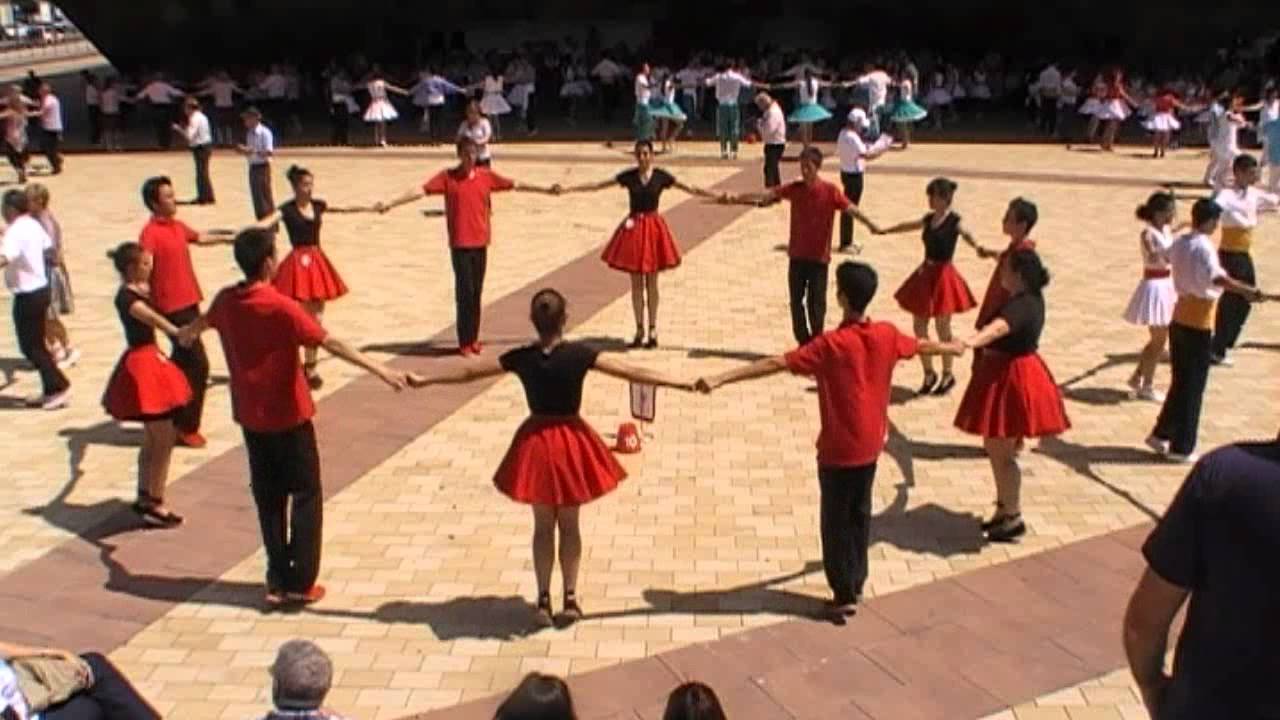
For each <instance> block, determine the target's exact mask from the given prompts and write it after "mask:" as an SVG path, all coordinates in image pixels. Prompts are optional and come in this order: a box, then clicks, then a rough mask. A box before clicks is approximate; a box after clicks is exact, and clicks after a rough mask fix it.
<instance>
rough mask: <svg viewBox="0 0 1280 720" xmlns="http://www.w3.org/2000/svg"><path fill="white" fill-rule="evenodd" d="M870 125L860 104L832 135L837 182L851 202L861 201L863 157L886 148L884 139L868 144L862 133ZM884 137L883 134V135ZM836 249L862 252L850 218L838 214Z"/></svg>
mask: <svg viewBox="0 0 1280 720" xmlns="http://www.w3.org/2000/svg"><path fill="white" fill-rule="evenodd" d="M870 127H871V118H870V117H868V116H867V111H865V110H863V109H862V108H854V109H852V110H850V111H849V116H848V118H846V124H845V126H844V129H843V130H841V131H840V135H839V136H838V137H837V138H836V155H837V156H838V157H839V158H840V184H841V186H842V187H843V189H844V196H845V197H846V198H848V199H849V202H851V203H853V204H854V206H858V205H859V204H860V203H861V202H862V191H863V188H864V183H863V174H864V173H865V172H866V169H867V161H868V160H874V159H876V158H878V157H880V156H881V155H883V154H884V153H885V151H886V150H888V149H889V144H888V143H881V142H877V143H875V144H868V143H867V141H866V140H865V139H864V138H863V136H862V134H863V133H864V132H866V131H867V130H868V129H869V128H870ZM885 137H887V136H885ZM839 250H840V252H853V253H860V252H862V246H861V245H859V244H857V243H855V242H854V241H853V218H852V217H850V216H848V215H841V216H840V246H839Z"/></svg>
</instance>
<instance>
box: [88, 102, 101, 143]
mask: <svg viewBox="0 0 1280 720" xmlns="http://www.w3.org/2000/svg"><path fill="white" fill-rule="evenodd" d="M89 142H90V143H91V144H93V145H97V144H98V143H100V142H102V108H101V107H100V106H98V105H90V106H89Z"/></svg>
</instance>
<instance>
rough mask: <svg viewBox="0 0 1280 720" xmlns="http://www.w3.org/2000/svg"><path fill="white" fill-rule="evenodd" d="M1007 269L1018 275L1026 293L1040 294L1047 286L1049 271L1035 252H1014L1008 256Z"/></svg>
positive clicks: (1025, 250) (1026, 250)
mask: <svg viewBox="0 0 1280 720" xmlns="http://www.w3.org/2000/svg"><path fill="white" fill-rule="evenodd" d="M1009 269H1010V270H1012V271H1013V272H1015V273H1017V274H1018V277H1019V278H1021V279H1022V285H1023V286H1024V287H1026V289H1027V292H1029V293H1034V294H1036V295H1039V294H1040V291H1041V290H1043V289H1044V287H1045V286H1046V285H1048V284H1049V270H1048V268H1046V267H1045V266H1044V263H1043V262H1042V261H1041V260H1040V254H1039V253H1037V252H1036V251H1035V250H1030V249H1024V250H1016V251H1014V253H1013V254H1012V255H1010V256H1009Z"/></svg>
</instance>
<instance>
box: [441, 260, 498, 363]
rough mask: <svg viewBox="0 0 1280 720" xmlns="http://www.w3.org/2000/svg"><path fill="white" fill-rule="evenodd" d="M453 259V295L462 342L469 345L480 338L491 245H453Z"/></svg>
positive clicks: (460, 340)
mask: <svg viewBox="0 0 1280 720" xmlns="http://www.w3.org/2000/svg"><path fill="white" fill-rule="evenodd" d="M449 255H450V257H451V258H452V259H453V298H454V306H455V308H456V313H457V326H458V345H459V346H460V347H466V346H467V345H470V344H472V343H474V342H476V341H477V340H479V339H480V308H481V303H482V300H481V296H482V295H483V293H484V271H485V266H486V264H487V261H488V258H489V251H488V249H487V248H450V250H449Z"/></svg>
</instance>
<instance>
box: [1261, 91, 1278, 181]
mask: <svg viewBox="0 0 1280 720" xmlns="http://www.w3.org/2000/svg"><path fill="white" fill-rule="evenodd" d="M1275 102H1276V103H1280V100H1276V101H1275ZM1270 112H1271V111H1270V110H1267V111H1264V114H1268V115H1269V114H1270ZM1276 113H1277V116H1276V117H1275V118H1273V119H1272V118H1268V119H1266V120H1264V121H1262V122H1260V123H1259V124H1258V130H1259V132H1261V133H1262V137H1263V140H1264V142H1263V144H1262V145H1263V149H1262V154H1263V162H1264V163H1266V166H1267V192H1269V193H1280V108H1277V109H1276Z"/></svg>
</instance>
